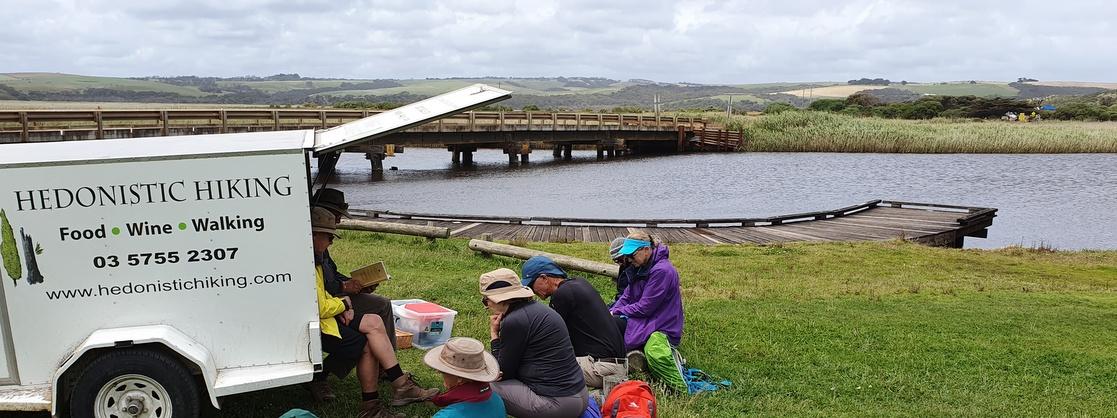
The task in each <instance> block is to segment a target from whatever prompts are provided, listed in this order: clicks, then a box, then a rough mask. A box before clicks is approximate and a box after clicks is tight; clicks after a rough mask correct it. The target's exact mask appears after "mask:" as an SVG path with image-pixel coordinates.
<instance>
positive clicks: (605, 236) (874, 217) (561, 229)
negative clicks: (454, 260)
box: [350, 200, 997, 248]
mask: <svg viewBox="0 0 1117 418" xmlns="http://www.w3.org/2000/svg"><path fill="white" fill-rule="evenodd" d="M350 212H351V213H353V214H354V215H355V216H357V217H358V218H368V219H372V218H375V219H376V221H378V222H395V223H402V224H412V225H428V226H435V227H440V228H448V229H449V230H450V236H452V237H462V238H465V237H468V238H485V239H494V240H507V241H535V242H609V241H611V240H612V239H613V238H616V237H619V236H624V235H627V234H628V233H629V232H630V231H632V230H635V229H642V230H645V231H647V232H648V233H650V234H652V235H653V236H655V237H657V238H658V239H659V240H660V241H662V242H668V243H697V244H775V243H788V242H848V241H888V240H895V239H903V240H908V241H913V242H917V243H921V244H926V245H931V246H938V247H954V248H961V247H962V245H963V243H964V240H965V237H979V238H985V237H986V234H987V232H988V229H987V228H989V227H990V226H992V225H993V218H994V217H996V216H997V209H994V208H977V207H966V206H952V205H940V204H932V203H912V202H898V201H883V200H873V201H869V202H865V203H862V204H859V205H853V206H848V207H844V208H840V209H834V210H829V211H819V212H809V213H797V214H791V215H782V216H773V217H768V218H725V219H698V220H695V219H644V220H638V219H588V218H549V217H498V216H483V215H444V214H421V213H400V212H390V211H376V210H360V209H351V210H350Z"/></svg>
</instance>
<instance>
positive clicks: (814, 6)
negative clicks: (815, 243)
mask: <svg viewBox="0 0 1117 418" xmlns="http://www.w3.org/2000/svg"><path fill="white" fill-rule="evenodd" d="M0 22H3V24H0V39H2V40H3V43H2V45H3V47H2V48H0V72H21V71H47V72H64V73H75V74H86V75H104V76H145V75H164V76H167V75H204V76H238V75H248V74H251V75H270V74H275V73H293V72H296V73H299V74H301V75H303V76H314V77H346V78H370V79H371V78H426V77H466V76H512V77H536V76H596V77H609V78H614V79H621V80H626V79H631V78H643V79H651V80H656V81H666V82H681V81H689V82H699V83H758V82H774V81H822V80H837V81H844V80H848V79H851V78H860V77H870V78H875V77H883V78H888V79H892V80H911V81H951V80H971V79H976V80H1015V79H1016V78H1017V77H1021V76H1028V77H1033V78H1038V79H1041V80H1076V81H1110V82H1112V81H1117V3H1115V2H1113V1H1112V0H1091V1H1075V0H1070V1H1052V0H1047V1H1031V0H1028V1H982V0H940V1H869V0H865V1H860V0H850V1H841V0H833V1H830V0H818V1H815V0H804V1H794V0H759V1H680V0H677V1H654V0H578V1H549V0H531V1H495V0H494V1H488V0H486V1H475V0H466V1H431V0H397V1H343V0H195V1H179V2H175V1H159V0H76V1H51V0H3V5H2V7H0Z"/></svg>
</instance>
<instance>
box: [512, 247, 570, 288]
mask: <svg viewBox="0 0 1117 418" xmlns="http://www.w3.org/2000/svg"><path fill="white" fill-rule="evenodd" d="M540 274H546V275H548V276H554V277H566V272H565V271H562V269H561V268H559V266H558V264H555V261H554V260H551V259H550V257H547V256H543V255H537V256H535V257H532V258H529V259H527V261H525V262H524V268H523V269H522V270H520V277H521V279H520V282H521V283H523V285H524V286H527V287H531V284H532V283H535V279H537V278H539V275H540Z"/></svg>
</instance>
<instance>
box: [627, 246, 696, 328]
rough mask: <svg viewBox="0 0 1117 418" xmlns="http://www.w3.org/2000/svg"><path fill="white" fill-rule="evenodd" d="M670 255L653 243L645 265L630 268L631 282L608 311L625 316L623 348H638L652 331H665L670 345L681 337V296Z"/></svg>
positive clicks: (677, 276) (676, 274)
mask: <svg viewBox="0 0 1117 418" xmlns="http://www.w3.org/2000/svg"><path fill="white" fill-rule="evenodd" d="M670 254H671V253H670V250H669V249H668V248H667V245H665V244H659V245H657V246H656V247H655V248H654V249H653V251H652V257H651V259H650V260H649V261H648V264H647V265H646V266H645V267H642V268H638V269H636V270H635V271H634V274H633V276H632V277H633V280H632V282H631V283H629V285H628V287H627V288H625V290H624V292H623V293H622V294H621V297H620V299H618V300H617V303H616V304H614V305H613V308H612V309H611V310H610V311H611V312H612V313H613V314H615V315H624V316H626V317H628V324H627V327H626V329H625V333H624V345H625V349H626V350H637V349H640V348H641V347H643V346H644V343H645V342H647V341H648V336H650V335H651V334H652V333H653V332H656V331H660V332H663V333H664V334H667V339H668V340H669V341H671V344H674V345H678V344H679V342H680V341H681V339H682V336H683V296H682V291H681V289H680V287H679V273H678V271H676V270H675V266H674V265H672V264H671V260H670V259H669V256H670Z"/></svg>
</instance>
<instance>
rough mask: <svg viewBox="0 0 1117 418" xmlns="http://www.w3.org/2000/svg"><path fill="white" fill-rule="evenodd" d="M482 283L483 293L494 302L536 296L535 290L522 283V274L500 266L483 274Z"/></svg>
mask: <svg viewBox="0 0 1117 418" xmlns="http://www.w3.org/2000/svg"><path fill="white" fill-rule="evenodd" d="M480 285H481V295H482V296H484V297H486V298H489V300H490V301H493V302H494V303H500V302H504V301H506V300H508V299H520V298H531V297H532V296H535V292H532V291H531V289H528V288H527V287H525V286H524V285H523V284H520V276H518V275H516V272H514V271H512V270H511V269H507V268H499V269H496V270H493V271H490V272H488V273H485V274H482V275H481V279H480Z"/></svg>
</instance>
